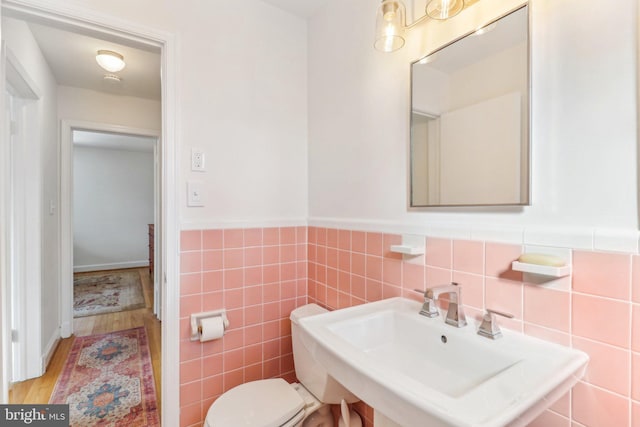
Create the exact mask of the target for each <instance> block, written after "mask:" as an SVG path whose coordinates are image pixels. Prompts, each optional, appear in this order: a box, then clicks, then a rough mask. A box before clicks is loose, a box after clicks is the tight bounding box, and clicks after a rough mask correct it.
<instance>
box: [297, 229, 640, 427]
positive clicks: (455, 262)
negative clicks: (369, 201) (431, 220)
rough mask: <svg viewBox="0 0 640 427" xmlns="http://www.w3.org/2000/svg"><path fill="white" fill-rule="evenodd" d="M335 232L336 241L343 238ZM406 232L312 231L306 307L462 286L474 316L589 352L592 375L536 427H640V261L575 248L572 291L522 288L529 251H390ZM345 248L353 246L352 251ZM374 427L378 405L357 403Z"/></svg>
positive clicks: (434, 243)
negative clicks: (522, 264) (487, 314)
mask: <svg viewBox="0 0 640 427" xmlns="http://www.w3.org/2000/svg"><path fill="white" fill-rule="evenodd" d="M336 236H338V238H336ZM398 241H400V236H397V235H389V234H382V233H371V232H360V231H352V232H350V231H348V230H335V229H325V228H317V227H310V228H309V301H312V302H317V303H318V304H321V305H323V306H326V307H328V308H331V309H335V308H342V307H348V306H351V305H357V304H362V303H364V302H370V301H376V300H379V299H382V298H389V297H393V296H400V295H401V296H406V297H410V298H416V299H420V298H421V296H420V295H419V294H417V293H415V292H413V289H416V288H418V289H424V288H425V286H435V285H439V284H444V283H448V282H450V281H456V282H458V283H460V285H461V286H462V289H463V292H462V294H463V296H462V298H463V302H464V305H465V306H466V312H467V316H468V317H475V318H478V317H479V316H481V314H482V311H483V309H484V308H494V309H497V310H502V311H506V312H509V313H512V314H514V319H512V320H506V319H504V320H502V319H501V323H502V325H503V326H504V327H507V328H510V329H515V330H517V331H520V332H523V333H526V334H529V335H533V336H537V337H540V338H542V339H546V340H549V341H553V342H557V343H560V344H562V345H568V346H573V347H575V348H578V349H580V350H582V351H585V352H586V353H588V354H589V356H590V358H591V362H590V364H589V367H588V370H587V373H586V375H585V377H584V378H583V379H582V381H580V383H579V384H578V386H576V387H575V388H574V390H573V391H572V392H570V393H569V394H568V395H566V396H565V397H563V398H562V399H560V401H558V402H557V403H556V404H554V405H553V406H552V407H551V409H550V410H548V411H546V412H545V413H544V414H543V415H541V416H540V418H539V419H537V420H536V421H535V422H533V423H532V424H531V426H533V427H542V426H545V427H546V426H567V427H568V426H588V427H589V426H593V427H599V426H603V427H605V426H606V427H608V426H616V427H618V426H620V427H629V426H632V427H640V409H639V408H640V256H636V255H630V254H619V253H598V252H586V251H574V254H573V258H574V259H573V275H572V277H571V283H572V289H571V290H570V291H564V290H556V289H552V288H549V287H545V286H537V285H531V284H527V283H524V282H523V276H522V274H521V273H519V272H514V271H512V270H511V262H512V261H513V260H515V259H516V258H518V256H519V255H520V254H521V253H522V250H523V248H522V247H521V246H519V245H509V244H501V243H492V242H478V241H464V240H451V239H440V238H428V239H426V246H425V247H426V250H425V256H420V257H417V258H412V259H407V260H403V259H402V258H401V257H400V256H398V255H397V254H394V253H390V252H389V246H390V244H393V243H394V242H398ZM348 242H350V243H351V245H350V246H349V245H348ZM358 410H360V412H361V414H363V415H364V416H365V418H366V419H365V425H367V426H371V425H372V420H371V419H370V417H371V413H372V411H371V409H370V408H368V407H367V406H366V405H364V404H361V405H360V406H359V407H358Z"/></svg>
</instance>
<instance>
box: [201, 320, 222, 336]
mask: <svg viewBox="0 0 640 427" xmlns="http://www.w3.org/2000/svg"><path fill="white" fill-rule="evenodd" d="M200 325H201V327H202V332H201V333H200V342H205V341H211V340H215V339H218V338H222V335H224V321H223V320H222V316H215V317H207V318H206V319H202V320H201V321H200Z"/></svg>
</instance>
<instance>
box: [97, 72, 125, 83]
mask: <svg viewBox="0 0 640 427" xmlns="http://www.w3.org/2000/svg"><path fill="white" fill-rule="evenodd" d="M102 80H104V81H105V82H107V83H115V84H118V83H120V82H121V81H122V80H121V79H120V77H118V76H116V75H115V74H105V75H104V77H103V78H102Z"/></svg>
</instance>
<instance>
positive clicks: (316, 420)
mask: <svg viewBox="0 0 640 427" xmlns="http://www.w3.org/2000/svg"><path fill="white" fill-rule="evenodd" d="M326 311H327V310H325V309H324V308H322V307H320V306H319V305H316V304H307V305H305V306H302V307H300V308H297V309H295V310H293V311H292V312H291V316H290V319H291V337H292V340H293V360H294V364H295V369H296V376H297V377H298V379H299V380H300V382H301V384H297V383H295V384H289V383H287V382H286V381H285V380H283V379H281V378H275V379H269V380H260V381H251V382H248V383H245V384H241V385H239V386H237V387H234V388H232V389H231V390H229V391H227V392H226V393H224V394H222V396H220V397H219V398H218V399H217V400H216V401H215V402H214V403H213V405H211V407H210V408H209V412H208V413H207V418H206V419H205V424H204V425H205V427H333V425H334V422H333V415H332V414H331V410H330V407H329V404H338V403H340V402H341V401H342V399H344V400H346V401H347V402H349V403H352V402H357V401H358V398H357V397H355V396H354V395H353V394H351V393H350V392H349V391H348V390H347V389H345V388H344V387H342V385H340V383H338V382H337V381H336V380H334V379H333V378H331V377H330V376H329V375H328V374H327V372H326V371H325V369H324V368H322V367H321V366H320V365H318V364H317V363H315V361H314V360H313V358H312V357H311V354H310V353H309V352H308V351H307V349H306V348H305V347H304V345H303V344H302V343H301V342H300V337H299V335H298V319H300V318H302V317H306V316H312V315H314V314H320V313H324V312H326Z"/></svg>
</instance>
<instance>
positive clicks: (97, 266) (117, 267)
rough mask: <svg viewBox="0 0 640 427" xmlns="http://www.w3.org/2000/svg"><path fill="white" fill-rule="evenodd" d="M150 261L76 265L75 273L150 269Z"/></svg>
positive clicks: (74, 267)
mask: <svg viewBox="0 0 640 427" xmlns="http://www.w3.org/2000/svg"><path fill="white" fill-rule="evenodd" d="M148 266H149V260H148V259H145V260H142V261H126V262H114V263H110V264H93V265H74V266H73V272H74V273H83V272H85V271H102V270H122V269H125V268H136V267H148Z"/></svg>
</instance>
